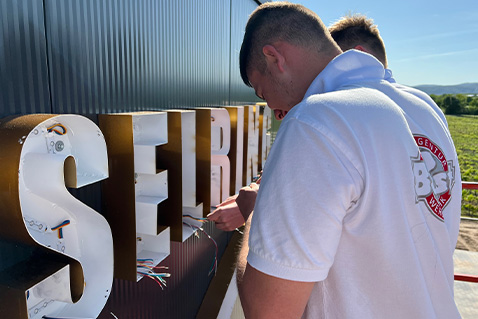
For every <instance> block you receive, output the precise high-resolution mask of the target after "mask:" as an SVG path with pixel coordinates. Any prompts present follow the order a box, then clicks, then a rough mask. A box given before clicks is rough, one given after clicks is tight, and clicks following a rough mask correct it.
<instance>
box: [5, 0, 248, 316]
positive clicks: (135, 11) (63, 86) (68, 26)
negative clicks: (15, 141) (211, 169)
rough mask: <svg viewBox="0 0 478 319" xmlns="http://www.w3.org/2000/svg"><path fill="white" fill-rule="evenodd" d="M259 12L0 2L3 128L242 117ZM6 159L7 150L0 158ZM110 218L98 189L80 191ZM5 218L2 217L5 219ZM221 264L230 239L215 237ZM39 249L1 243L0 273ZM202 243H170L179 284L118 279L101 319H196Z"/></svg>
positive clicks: (226, 0) (199, 2)
mask: <svg viewBox="0 0 478 319" xmlns="http://www.w3.org/2000/svg"><path fill="white" fill-rule="evenodd" d="M256 6H257V1H253V0H101V1H97V0H1V1H0V19H1V20H0V117H6V116H9V115H15V114H30V113H72V114H82V115H85V116H87V117H89V118H90V119H92V120H93V121H95V122H97V116H96V115H97V114H99V113H112V112H124V111H140V110H159V109H171V108H194V107H197V106H221V105H240V104H243V103H250V102H252V101H257V98H256V97H255V95H254V92H253V91H252V90H251V89H249V88H247V87H246V86H244V84H243V83H242V81H241V79H240V76H239V70H238V54H239V49H240V44H241V41H242V35H243V30H244V26H245V23H246V21H247V17H248V15H249V14H250V13H251V12H252V10H253V9H254V8H255V7H256ZM0 151H2V150H0ZM71 192H72V193H73V195H75V196H76V197H78V198H79V199H80V200H82V201H83V202H84V203H86V204H87V205H89V206H91V207H92V208H94V209H95V210H97V211H99V212H101V208H102V207H101V206H102V201H101V188H100V185H99V183H97V184H94V185H90V186H87V187H84V188H81V189H79V190H71ZM2 213H5V212H2ZM206 231H207V232H208V233H209V234H210V235H211V236H212V237H213V238H214V239H215V240H216V241H217V242H218V245H219V254H220V256H221V255H222V253H223V251H224V249H225V247H226V245H227V243H228V241H229V238H230V234H228V233H224V232H222V231H218V230H216V229H215V227H214V226H213V225H207V226H206ZM34 249H35V248H31V247H25V246H22V245H19V244H17V243H12V242H8V241H5V240H0V270H2V269H5V268H7V267H9V266H11V265H13V264H15V263H21V262H22V261H24V260H26V259H28V258H30V257H31V256H32V252H33V251H34ZM213 256H214V247H213V244H212V242H211V241H209V240H208V239H207V238H206V237H205V236H204V235H202V236H201V238H196V237H192V238H190V239H188V240H187V241H186V242H185V243H172V245H171V255H170V256H169V257H168V258H166V259H165V260H164V261H163V263H162V264H163V265H167V266H169V267H170V268H169V269H170V272H171V274H172V277H171V278H169V279H168V288H167V289H165V290H164V291H162V290H161V288H160V287H159V286H157V284H156V283H154V282H153V281H148V279H143V280H142V281H140V282H139V283H131V282H126V281H122V280H117V279H115V281H114V284H113V290H112V293H111V296H110V298H109V300H108V302H107V304H106V306H105V308H104V310H103V312H102V313H101V315H100V317H99V318H114V317H113V315H111V312H112V313H113V314H114V315H116V316H117V317H118V318H121V319H124V318H194V316H195V314H196V312H197V310H198V309H199V306H200V304H201V301H202V298H203V296H204V294H205V292H206V289H207V287H208V284H209V282H210V279H211V277H210V276H208V270H209V268H210V265H211V262H212V260H213Z"/></svg>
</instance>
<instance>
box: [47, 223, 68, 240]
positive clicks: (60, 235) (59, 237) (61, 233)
mask: <svg viewBox="0 0 478 319" xmlns="http://www.w3.org/2000/svg"><path fill="white" fill-rule="evenodd" d="M68 225H70V220H69V219H67V220H65V221H64V222H62V223H61V224H59V225H57V226H55V227H52V228H51V230H58V239H62V238H63V230H62V228H63V227H65V226H68Z"/></svg>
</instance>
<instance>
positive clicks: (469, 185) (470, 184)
mask: <svg viewBox="0 0 478 319" xmlns="http://www.w3.org/2000/svg"><path fill="white" fill-rule="evenodd" d="M461 188H463V189H478V183H476V182H461Z"/></svg>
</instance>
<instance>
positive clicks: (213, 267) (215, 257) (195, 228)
mask: <svg viewBox="0 0 478 319" xmlns="http://www.w3.org/2000/svg"><path fill="white" fill-rule="evenodd" d="M183 224H184V225H186V226H189V227H191V228H192V229H193V230H194V231H195V234H196V236H198V237H199V235H198V234H197V231H198V230H200V231H201V232H203V233H204V234H206V236H207V237H208V238H209V239H210V240H211V241H212V242H213V243H214V246H215V247H216V252H215V255H214V260H213V262H212V265H211V268H210V269H209V273H208V276H209V275H211V273H212V272H213V271H214V275H216V271H217V255H218V250H219V249H218V246H217V243H216V241H215V240H214V238H212V237H211V236H209V234H208V233H207V232H206V231H205V230H204V229H202V228H201V227H198V226H195V225H191V224H188V223H185V222H183Z"/></svg>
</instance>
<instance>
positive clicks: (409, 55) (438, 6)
mask: <svg viewBox="0 0 478 319" xmlns="http://www.w3.org/2000/svg"><path fill="white" fill-rule="evenodd" d="M290 1H291V2H296V3H301V4H303V5H305V6H306V7H308V8H309V9H311V10H313V11H315V12H316V13H317V14H318V15H319V16H320V17H321V19H322V21H323V22H324V23H325V25H327V26H329V25H331V24H332V23H333V22H334V21H335V20H337V19H338V18H339V17H341V16H343V15H345V14H347V13H349V12H352V13H362V14H365V15H366V16H368V17H370V18H372V19H373V20H374V21H375V24H377V25H378V28H379V30H380V34H381V35H382V38H383V39H384V42H385V48H386V50H387V58H388V63H389V67H390V69H392V71H393V74H394V77H395V79H396V80H397V82H399V83H402V84H406V85H419V84H439V85H453V84H460V83H466V82H478V0H448V1H445V0H401V1H379V0H336V1H324V0H290Z"/></svg>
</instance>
